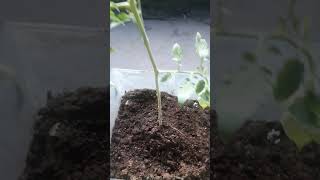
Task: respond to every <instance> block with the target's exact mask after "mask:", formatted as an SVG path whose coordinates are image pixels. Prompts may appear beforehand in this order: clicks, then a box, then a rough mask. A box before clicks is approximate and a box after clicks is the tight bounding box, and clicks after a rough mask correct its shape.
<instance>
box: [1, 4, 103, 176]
mask: <svg viewBox="0 0 320 180" xmlns="http://www.w3.org/2000/svg"><path fill="white" fill-rule="evenodd" d="M104 14H105V7H104V4H103V2H102V1H98V0H90V1H89V0H80V1H74V0H68V1H62V0H58V1H40V0H30V1H16V0H13V1H11V0H4V1H1V2H0V64H1V65H5V66H6V67H7V68H11V70H12V71H13V73H14V74H15V77H16V79H15V81H16V83H14V82H13V81H11V80H6V79H3V78H4V76H3V75H2V74H1V73H0V74H1V75H2V76H1V77H0V106H1V108H0V115H1V119H0V177H1V179H5V180H17V177H18V176H19V175H20V173H21V171H22V170H23V168H24V162H25V158H26V154H27V151H28V146H29V143H30V140H31V137H32V126H33V122H34V116H35V114H36V112H37V111H38V110H39V108H40V107H42V106H44V104H45V103H46V97H47V92H48V91H51V92H52V93H53V94H56V93H60V92H62V91H63V90H72V89H76V88H79V87H82V86H102V87H103V86H105V85H106V84H107V82H106V81H107V78H106V72H107V70H106V66H107V53H106V52H107V51H106V47H105V40H106V33H105V31H104V24H105V21H106V19H105V15H104ZM16 85H19V89H18V90H19V91H17V88H16ZM19 93H20V94H19Z"/></svg>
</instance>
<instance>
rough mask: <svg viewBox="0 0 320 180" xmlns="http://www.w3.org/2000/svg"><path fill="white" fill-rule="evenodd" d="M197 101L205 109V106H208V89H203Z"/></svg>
mask: <svg viewBox="0 0 320 180" xmlns="http://www.w3.org/2000/svg"><path fill="white" fill-rule="evenodd" d="M198 102H199V104H200V106H201V107H202V108H203V109H205V108H206V107H210V91H209V89H206V90H205V91H203V92H202V93H201V94H200V96H199V97H198Z"/></svg>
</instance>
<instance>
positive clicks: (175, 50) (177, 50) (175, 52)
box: [172, 43, 182, 64]
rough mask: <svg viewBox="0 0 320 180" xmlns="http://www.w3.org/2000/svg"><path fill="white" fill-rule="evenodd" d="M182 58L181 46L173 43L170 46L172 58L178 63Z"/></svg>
mask: <svg viewBox="0 0 320 180" xmlns="http://www.w3.org/2000/svg"><path fill="white" fill-rule="evenodd" d="M181 59H182V48H181V47H180V45H179V44H178V43H175V44H174V45H173V47H172V60H174V61H176V62H178V63H179V64H180V62H181Z"/></svg>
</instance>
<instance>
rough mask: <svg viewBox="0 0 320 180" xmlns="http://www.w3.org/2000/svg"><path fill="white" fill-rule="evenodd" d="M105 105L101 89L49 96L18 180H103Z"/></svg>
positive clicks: (105, 100) (105, 130)
mask: <svg viewBox="0 0 320 180" xmlns="http://www.w3.org/2000/svg"><path fill="white" fill-rule="evenodd" d="M107 103H109V102H108V99H107V91H106V89H104V88H101V89H98V88H97V89H95V88H81V89H79V90H77V91H75V92H66V93H63V94H60V95H57V96H55V97H51V95H49V96H48V103H47V106H46V107H44V108H42V109H41V110H40V111H39V113H38V118H37V120H36V122H35V125H34V135H33V140H32V143H31V145H30V151H29V153H28V156H27V161H26V168H25V170H24V172H23V174H22V176H21V178H20V180H106V177H108V176H107V172H108V171H107V169H108V167H107V157H108V155H109V153H108V152H107V148H106V147H107V146H109V143H108V138H107V129H108V121H107Z"/></svg>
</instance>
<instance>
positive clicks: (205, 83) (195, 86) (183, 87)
mask: <svg viewBox="0 0 320 180" xmlns="http://www.w3.org/2000/svg"><path fill="white" fill-rule="evenodd" d="M195 50H196V54H197V55H198V56H199V58H200V65H199V66H198V67H197V68H196V70H195V71H192V72H186V71H181V70H180V66H181V60H182V57H183V51H182V48H181V46H180V45H179V44H178V43H175V44H174V45H173V47H172V60H173V61H174V62H176V63H177V64H178V70H177V72H179V73H185V74H188V75H189V77H187V78H186V79H185V80H184V81H183V82H182V83H181V84H180V87H179V89H178V102H179V103H180V104H183V103H184V102H185V101H186V100H187V99H189V98H190V97H191V95H192V94H196V95H197V97H198V99H197V100H198V102H199V104H200V106H201V107H202V108H206V107H210V84H209V80H208V69H207V67H205V66H203V64H204V62H205V61H209V58H210V56H209V48H208V45H207V42H206V40H205V39H203V38H202V37H201V34H200V33H199V32H198V33H197V34H196V38H195ZM173 75H175V73H167V74H165V75H164V76H163V78H162V79H161V81H162V82H165V81H167V80H168V79H170V78H171V77H172V76H173Z"/></svg>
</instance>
